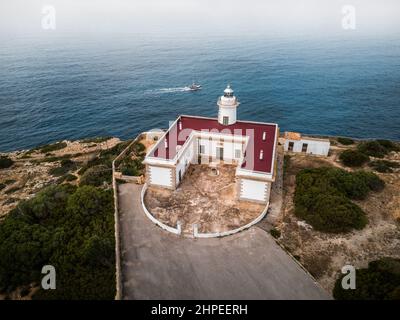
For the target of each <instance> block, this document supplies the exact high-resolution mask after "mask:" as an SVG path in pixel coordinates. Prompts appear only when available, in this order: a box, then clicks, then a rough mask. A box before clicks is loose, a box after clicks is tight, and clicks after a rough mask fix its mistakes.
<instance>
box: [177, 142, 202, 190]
mask: <svg viewBox="0 0 400 320" xmlns="http://www.w3.org/2000/svg"><path fill="white" fill-rule="evenodd" d="M191 163H197V141H196V139H194V140H192V142H190V144H189V145H188V146H187V148H186V149H185V152H184V153H182V155H181V156H180V157H179V160H178V163H177V165H176V168H175V183H176V186H178V185H179V183H180V181H179V171H180V172H181V178H182V179H183V176H184V175H185V173H186V170H187V169H188V168H189V165H190V164H191Z"/></svg>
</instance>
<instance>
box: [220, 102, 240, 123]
mask: <svg viewBox="0 0 400 320" xmlns="http://www.w3.org/2000/svg"><path fill="white" fill-rule="evenodd" d="M223 117H228V118H229V119H228V124H229V125H231V124H234V123H235V122H236V107H233V106H229V107H221V106H220V107H219V110H218V122H219V123H221V124H223Z"/></svg>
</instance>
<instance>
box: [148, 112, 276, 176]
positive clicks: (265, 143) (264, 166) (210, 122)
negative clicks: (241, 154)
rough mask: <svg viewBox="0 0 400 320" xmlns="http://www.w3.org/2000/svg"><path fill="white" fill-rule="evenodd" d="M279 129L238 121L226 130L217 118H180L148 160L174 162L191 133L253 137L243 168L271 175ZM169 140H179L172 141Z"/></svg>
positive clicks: (273, 125) (271, 125)
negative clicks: (178, 148) (207, 132)
mask: <svg viewBox="0 0 400 320" xmlns="http://www.w3.org/2000/svg"><path fill="white" fill-rule="evenodd" d="M179 123H181V125H180V124H179ZM277 127H278V125H277V124H268V123H259V122H246V121H237V122H236V123H235V124H232V125H227V126H224V125H222V124H220V123H219V122H218V119H215V118H203V117H194V116H181V117H180V118H178V120H177V121H176V122H175V123H174V125H173V126H172V127H171V128H170V129H169V130H168V132H167V134H166V135H165V138H163V139H162V140H161V141H160V142H159V143H158V146H157V148H156V149H154V150H153V151H152V153H151V154H150V155H149V156H152V157H156V158H161V159H173V158H174V157H175V155H176V153H177V150H176V149H177V148H176V146H177V145H183V144H184V143H185V142H186V140H187V138H188V137H189V135H190V133H191V131H192V130H196V131H202V130H207V131H212V132H213V133H214V132H215V133H224V134H231V135H232V134H234V135H235V136H236V135H241V136H250V139H249V142H248V144H247V148H246V151H245V159H244V161H243V164H242V168H243V169H247V170H252V171H259V172H263V173H272V171H273V165H274V159H273V158H274V147H275V141H276V133H277ZM264 132H265V134H264ZM180 134H181V135H182V136H180ZM252 135H254V139H252V138H251V136H252ZM263 135H265V140H263ZM170 137H177V138H174V139H170ZM165 139H167V145H168V148H166V145H165ZM261 150H262V151H263V159H262V160H260V152H261ZM248 153H249V154H248Z"/></svg>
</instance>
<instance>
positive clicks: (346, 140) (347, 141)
mask: <svg viewBox="0 0 400 320" xmlns="http://www.w3.org/2000/svg"><path fill="white" fill-rule="evenodd" d="M337 141H338V142H339V143H341V144H343V145H345V146H349V145H351V144H354V140H353V139H350V138H345V137H338V138H337Z"/></svg>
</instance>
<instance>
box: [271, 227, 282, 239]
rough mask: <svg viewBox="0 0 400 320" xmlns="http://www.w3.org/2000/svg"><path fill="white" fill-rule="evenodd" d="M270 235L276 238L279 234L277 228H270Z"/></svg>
mask: <svg viewBox="0 0 400 320" xmlns="http://www.w3.org/2000/svg"><path fill="white" fill-rule="evenodd" d="M270 233H271V236H273V237H274V238H275V239H278V238H279V237H280V236H281V232H280V231H279V230H278V229H275V228H272V229H271V230H270Z"/></svg>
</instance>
